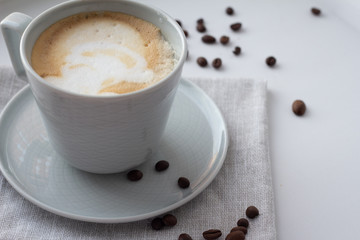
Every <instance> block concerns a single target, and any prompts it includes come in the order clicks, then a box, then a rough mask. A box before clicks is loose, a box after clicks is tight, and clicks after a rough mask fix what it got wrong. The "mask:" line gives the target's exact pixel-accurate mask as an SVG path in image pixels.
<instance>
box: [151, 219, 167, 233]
mask: <svg viewBox="0 0 360 240" xmlns="http://www.w3.org/2000/svg"><path fill="white" fill-rule="evenodd" d="M151 227H152V229H154V230H160V229H162V228H163V227H164V223H163V221H162V220H161V218H158V217H157V218H154V219H153V220H152V221H151Z"/></svg>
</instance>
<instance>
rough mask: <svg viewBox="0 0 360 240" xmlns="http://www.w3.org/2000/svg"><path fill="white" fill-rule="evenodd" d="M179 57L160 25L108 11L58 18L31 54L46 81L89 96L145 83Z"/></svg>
mask: <svg viewBox="0 0 360 240" xmlns="http://www.w3.org/2000/svg"><path fill="white" fill-rule="evenodd" d="M176 62H177V60H176V56H175V51H174V50H173V48H172V47H171V46H170V44H169V43H168V42H167V41H166V40H165V39H164V37H163V36H162V34H161V32H160V29H159V28H158V27H156V26H155V25H153V24H152V23H150V22H147V21H145V20H142V19H139V18H136V17H134V16H130V15H127V14H123V13H118V12H108V11H104V12H88V13H80V14H76V15H73V16H70V17H67V18H65V19H62V20H60V21H58V22H56V23H55V24H53V25H51V26H50V27H49V28H48V29H46V30H45V31H44V32H43V33H42V34H41V35H40V36H39V38H38V39H37V41H36V43H35V45H34V47H33V50H32V54H31V65H32V67H33V68H34V70H35V71H36V73H38V74H39V75H40V76H41V77H43V78H44V79H45V80H46V81H48V82H50V83H52V84H54V85H56V86H58V87H59V88H62V89H64V90H68V91H71V92H74V93H79V94H87V95H116V94H123V93H129V92H134V91H137V90H140V89H143V88H146V87H148V86H150V85H152V84H154V83H156V82H158V81H159V80H161V79H163V78H165V77H166V76H167V75H168V74H170V72H171V71H172V70H173V68H174V66H175V64H176Z"/></svg>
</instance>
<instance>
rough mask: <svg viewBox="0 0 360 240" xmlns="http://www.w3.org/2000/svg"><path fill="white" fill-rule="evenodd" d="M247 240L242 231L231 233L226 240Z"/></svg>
mask: <svg viewBox="0 0 360 240" xmlns="http://www.w3.org/2000/svg"><path fill="white" fill-rule="evenodd" d="M244 239H245V234H244V233H243V232H241V231H234V232H231V233H229V234H228V235H227V236H226V238H225V240H244Z"/></svg>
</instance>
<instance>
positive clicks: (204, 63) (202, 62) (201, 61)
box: [196, 57, 208, 67]
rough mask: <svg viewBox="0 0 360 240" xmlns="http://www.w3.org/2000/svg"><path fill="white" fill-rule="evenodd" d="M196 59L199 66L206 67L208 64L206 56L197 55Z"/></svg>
mask: <svg viewBox="0 0 360 240" xmlns="http://www.w3.org/2000/svg"><path fill="white" fill-rule="evenodd" d="M196 61H197V63H198V64H199V65H200V67H206V66H207V64H208V62H207V60H206V58H204V57H199V58H198V59H197V60H196Z"/></svg>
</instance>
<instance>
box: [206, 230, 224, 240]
mask: <svg viewBox="0 0 360 240" xmlns="http://www.w3.org/2000/svg"><path fill="white" fill-rule="evenodd" d="M221 234H222V233H221V231H220V230H219V229H209V230H207V231H205V232H203V237H204V238H205V239H206V240H212V239H218V238H219V237H220V236H221Z"/></svg>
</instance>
